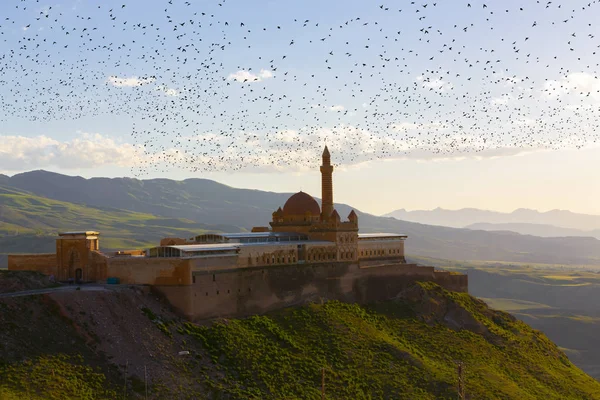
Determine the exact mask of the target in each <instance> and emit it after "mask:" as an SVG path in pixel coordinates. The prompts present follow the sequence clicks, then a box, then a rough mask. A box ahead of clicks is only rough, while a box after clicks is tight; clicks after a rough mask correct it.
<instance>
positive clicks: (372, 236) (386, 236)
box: [358, 233, 408, 239]
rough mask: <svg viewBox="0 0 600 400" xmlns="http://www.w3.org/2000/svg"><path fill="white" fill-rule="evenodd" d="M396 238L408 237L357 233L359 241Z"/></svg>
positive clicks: (390, 234)
mask: <svg viewBox="0 0 600 400" xmlns="http://www.w3.org/2000/svg"><path fill="white" fill-rule="evenodd" d="M398 237H403V238H406V237H408V236H407V235H403V234H401V233H359V234H358V238H359V239H363V238H364V239H369V238H398Z"/></svg>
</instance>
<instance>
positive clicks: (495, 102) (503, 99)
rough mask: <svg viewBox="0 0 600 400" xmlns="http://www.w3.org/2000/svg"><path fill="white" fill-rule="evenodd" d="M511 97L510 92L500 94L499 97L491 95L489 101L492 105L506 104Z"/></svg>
mask: <svg viewBox="0 0 600 400" xmlns="http://www.w3.org/2000/svg"><path fill="white" fill-rule="evenodd" d="M513 99H514V98H513V96H512V95H511V94H502V95H500V96H499V97H493V98H492V99H491V100H490V103H492V104H493V105H496V106H501V105H505V104H508V103H509V102H510V101H512V100H513Z"/></svg>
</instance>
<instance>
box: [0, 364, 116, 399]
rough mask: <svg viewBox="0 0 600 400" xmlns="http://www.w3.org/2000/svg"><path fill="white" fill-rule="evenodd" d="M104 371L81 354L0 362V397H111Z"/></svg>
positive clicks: (111, 391) (113, 396)
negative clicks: (5, 363) (93, 366)
mask: <svg viewBox="0 0 600 400" xmlns="http://www.w3.org/2000/svg"><path fill="white" fill-rule="evenodd" d="M106 386H107V383H106V378H105V376H104V374H102V373H100V372H99V371H95V370H94V369H93V368H91V367H89V366H86V365H84V363H83V359H82V358H81V357H68V356H66V355H62V354H58V355H52V356H44V357H39V358H36V359H35V360H27V361H24V362H22V363H18V364H11V365H4V366H3V365H0V398H1V399H3V400H4V399H6V400H18V399H19V400H20V399H24V398H26V399H30V400H42V399H43V400H48V399H51V400H63V399H64V400H70V399H80V400H96V399H114V398H116V393H115V392H114V391H113V390H111V389H107V388H106Z"/></svg>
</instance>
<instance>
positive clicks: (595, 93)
mask: <svg viewBox="0 0 600 400" xmlns="http://www.w3.org/2000/svg"><path fill="white" fill-rule="evenodd" d="M542 92H543V96H545V97H549V98H558V97H562V96H565V95H572V96H578V97H589V98H590V99H591V100H593V101H595V102H600V79H599V78H598V77H597V76H594V75H592V74H590V73H587V72H573V73H571V74H569V75H567V76H564V77H562V78H561V79H559V80H548V81H546V82H545V83H544V86H543V89H542Z"/></svg>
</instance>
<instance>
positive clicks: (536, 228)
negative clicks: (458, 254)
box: [465, 222, 600, 239]
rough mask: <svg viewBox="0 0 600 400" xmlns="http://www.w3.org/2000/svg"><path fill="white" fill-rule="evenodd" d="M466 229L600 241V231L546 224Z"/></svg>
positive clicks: (474, 226) (472, 226)
mask: <svg viewBox="0 0 600 400" xmlns="http://www.w3.org/2000/svg"><path fill="white" fill-rule="evenodd" d="M465 228H466V229H473V230H483V231H510V232H516V233H520V234H521V235H533V236H539V237H567V236H578V237H593V238H596V239H600V229H595V230H592V231H582V230H579V229H572V228H562V227H560V226H553V225H544V224H528V223H505V224H493V223H488V222H480V223H476V224H472V225H468V226H466V227H465Z"/></svg>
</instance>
